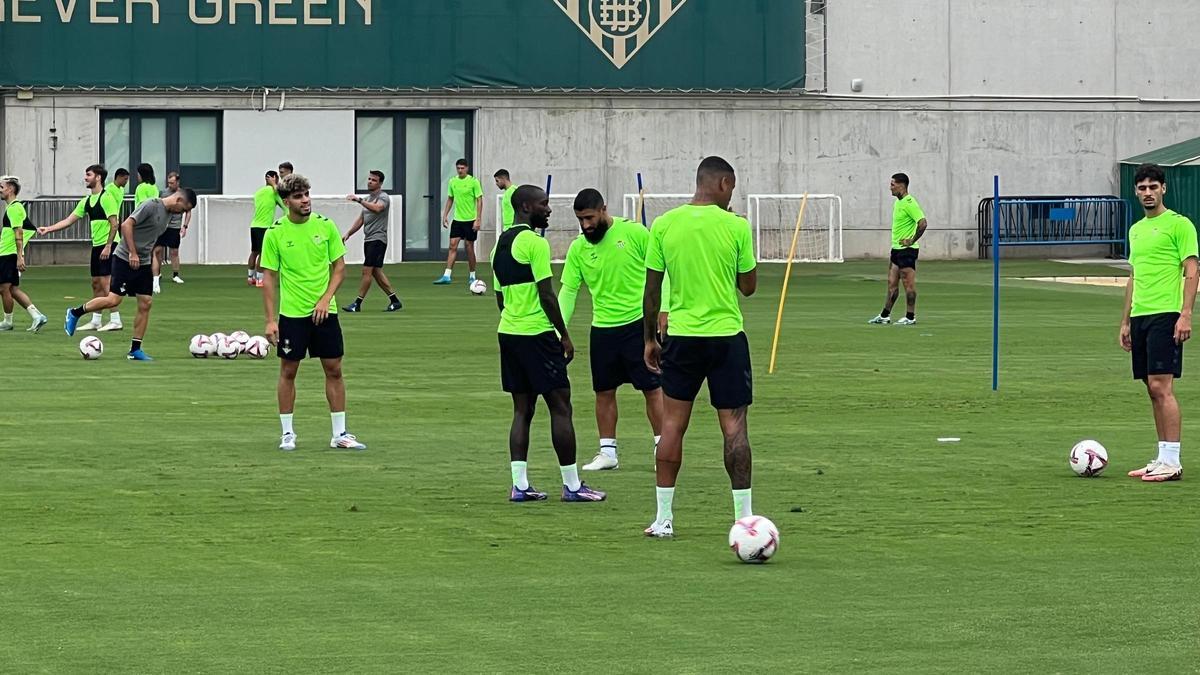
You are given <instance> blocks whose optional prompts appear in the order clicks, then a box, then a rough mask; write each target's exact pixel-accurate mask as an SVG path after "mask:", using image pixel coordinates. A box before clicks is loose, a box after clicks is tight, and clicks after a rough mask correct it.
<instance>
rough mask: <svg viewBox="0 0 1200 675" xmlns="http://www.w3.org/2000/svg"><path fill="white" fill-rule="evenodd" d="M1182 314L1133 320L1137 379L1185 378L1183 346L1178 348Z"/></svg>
mask: <svg viewBox="0 0 1200 675" xmlns="http://www.w3.org/2000/svg"><path fill="white" fill-rule="evenodd" d="M1176 321H1179V312H1166V313H1163V314H1147V315H1146V316H1135V317H1133V318H1132V319H1130V320H1129V332H1130V338H1132V342H1133V352H1132V353H1131V356H1132V357H1133V379H1135V380H1144V379H1146V378H1147V377H1148V376H1150V375H1174V376H1175V377H1183V345H1181V344H1175V322H1176Z"/></svg>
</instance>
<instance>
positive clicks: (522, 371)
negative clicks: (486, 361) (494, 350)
mask: <svg viewBox="0 0 1200 675" xmlns="http://www.w3.org/2000/svg"><path fill="white" fill-rule="evenodd" d="M499 340H500V384H501V386H502V387H503V388H504V391H506V392H508V393H510V394H534V395H536V396H541V395H543V394H549V393H550V392H552V391H554V390H555V389H569V388H570V387H571V381H570V380H569V379H567V358H566V357H565V356H563V348H562V340H559V338H558V334H557V333H555V332H554V331H546V332H545V333H542V334H541V335H509V334H507V333H500V334H499Z"/></svg>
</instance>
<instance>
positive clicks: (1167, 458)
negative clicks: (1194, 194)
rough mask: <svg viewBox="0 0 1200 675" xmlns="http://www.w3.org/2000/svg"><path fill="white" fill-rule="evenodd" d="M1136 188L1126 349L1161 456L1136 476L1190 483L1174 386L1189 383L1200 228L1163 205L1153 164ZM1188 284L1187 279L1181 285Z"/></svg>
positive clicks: (1162, 178)
mask: <svg viewBox="0 0 1200 675" xmlns="http://www.w3.org/2000/svg"><path fill="white" fill-rule="evenodd" d="M1133 183H1134V186H1135V188H1136V190H1137V196H1138V199H1140V200H1141V202H1142V209H1144V210H1145V216H1146V217H1145V218H1143V219H1141V220H1139V221H1138V222H1136V223H1134V224H1133V227H1132V228H1130V229H1129V264H1130V265H1131V266H1132V269H1131V270H1130V272H1129V282H1128V283H1127V284H1126V286H1125V310H1124V313H1123V314H1122V317H1121V331H1120V337H1119V340H1120V343H1121V348H1122V349H1124V350H1125V351H1127V352H1130V354H1131V355H1132V357H1133V377H1134V379H1137V380H1141V381H1142V382H1143V383H1145V385H1146V392H1147V393H1148V394H1149V395H1150V403H1151V404H1152V405H1153V406H1154V426H1155V428H1156V429H1157V430H1158V456H1157V457H1155V459H1154V460H1153V461H1151V462H1150V463H1149V464H1147V465H1146V466H1144V467H1142V468H1140V469H1136V470H1134V471H1130V472H1129V476H1130V477H1131V478H1140V479H1142V480H1143V481H1145V482H1147V483H1162V482H1165V481H1172V480H1179V479H1180V478H1183V465H1182V463H1181V462H1180V460H1179V439H1180V432H1181V430H1182V426H1183V425H1182V421H1181V417H1180V414H1179V402H1178V401H1176V400H1175V389H1174V385H1175V378H1177V377H1181V376H1182V375H1183V343H1184V342H1187V340H1188V338H1190V337H1191V336H1192V308H1193V306H1194V305H1195V304H1196V286H1197V282H1198V278H1197V267H1198V266H1197V262H1196V257H1197V248H1196V227H1195V226H1194V225H1192V221H1190V220H1188V219H1187V218H1185V217H1183V216H1181V215H1179V214H1178V213H1175V212H1174V211H1172V210H1170V209H1168V208H1167V207H1166V206H1165V205H1164V204H1163V197H1164V196H1166V194H1167V178H1166V175H1165V174H1164V173H1163V170H1162V169H1161V168H1159V167H1158V166H1155V165H1153V164H1143V165H1142V166H1139V167H1138V168H1137V172H1136V173H1135V174H1134V177H1133ZM1181 277H1182V278H1181Z"/></svg>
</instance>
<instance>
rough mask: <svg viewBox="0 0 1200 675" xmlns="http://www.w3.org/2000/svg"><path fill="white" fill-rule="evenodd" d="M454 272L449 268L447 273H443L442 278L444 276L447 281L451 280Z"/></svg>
mask: <svg viewBox="0 0 1200 675" xmlns="http://www.w3.org/2000/svg"><path fill="white" fill-rule="evenodd" d="M453 271H454V270H452V269H450V268H449V267H447V268H446V271H445V272H442V276H444V277H446V278H447V279H449V278H450V274H451V272H453Z"/></svg>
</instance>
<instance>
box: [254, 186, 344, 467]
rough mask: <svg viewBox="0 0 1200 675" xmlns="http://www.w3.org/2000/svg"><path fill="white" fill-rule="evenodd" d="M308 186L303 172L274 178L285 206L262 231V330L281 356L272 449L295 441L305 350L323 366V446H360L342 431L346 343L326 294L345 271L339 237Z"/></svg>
mask: <svg viewBox="0 0 1200 675" xmlns="http://www.w3.org/2000/svg"><path fill="white" fill-rule="evenodd" d="M311 188H312V186H311V185H310V184H309V182H308V179H307V178H305V177H304V176H302V175H300V174H298V173H294V174H291V175H290V176H287V177H286V178H282V179H280V181H279V196H280V197H281V198H282V199H283V201H284V203H285V204H287V209H288V213H287V215H286V216H284V217H283V218H280V219H279V220H277V221H276V222H275V226H274V227H272V228H271V229H270V230H268V231H267V234H266V236H265V237H264V238H263V247H262V263H261V264H262V268H263V275H264V280H263V308H264V309H265V310H266V316H267V326H266V334H267V339H268V340H270V341H271V344H273V345H275V346H276V349H277V350H278V353H279V359H280V360H279V384H278V387H277V390H276V391H277V395H278V398H279V422H280V425H281V426H282V427H283V436H282V437H281V438H280V441H279V449H280V450H295V449H296V432H295V430H294V429H293V428H292V414H293V412H294V411H295V408H296V373H297V372H299V370H300V362H301V361H303V360H304V358H305V357H306V356H311V357H312V358H314V359H320V360H321V367H322V368H323V369H324V370H325V397H326V399H327V400H328V401H329V413H330V420H331V422H332V424H333V438H332V439H331V440H330V441H329V447H331V448H340V449H344V450H366V449H367V446H365V445H363V444H362V443H359V442H358V439H357V438H355V437H354V435H353V434H350V433H347V432H346V383H345V381H344V380H343V379H342V356H343V354H344V352H345V349H344V347H343V343H342V328H341V326H340V325H339V324H338V317H337V301H336V300H335V298H334V297H333V296H334V293H336V292H337V289H338V287H339V286H341V285H342V280H343V279H345V277H346V260H345V257H346V245H345V244H344V243H343V242H342V233H341V232H339V231H338V229H337V225H335V224H334V223H333V221H332V220H329V219H328V218H325V217H324V216H321V215H318V214H315V213H313V212H312V198H311V197H310V196H309V190H310V189H311ZM277 293H278V302H276V294H277ZM277 310H278V313H277Z"/></svg>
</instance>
